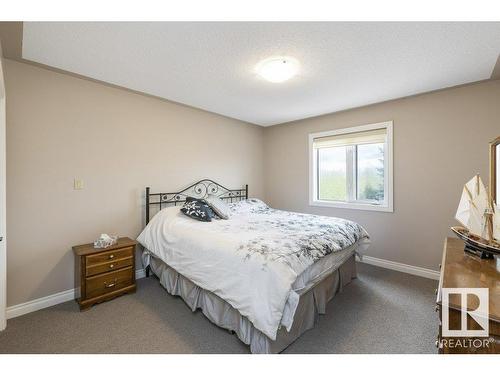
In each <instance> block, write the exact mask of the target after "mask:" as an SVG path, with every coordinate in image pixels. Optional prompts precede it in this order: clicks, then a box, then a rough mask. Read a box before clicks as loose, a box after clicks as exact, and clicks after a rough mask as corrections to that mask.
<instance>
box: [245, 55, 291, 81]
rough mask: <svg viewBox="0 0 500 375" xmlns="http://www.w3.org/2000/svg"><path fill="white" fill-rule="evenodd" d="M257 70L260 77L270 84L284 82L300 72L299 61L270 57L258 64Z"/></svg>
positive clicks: (289, 58)
mask: <svg viewBox="0 0 500 375" xmlns="http://www.w3.org/2000/svg"><path fill="white" fill-rule="evenodd" d="M255 70H256V72H257V74H258V75H260V76H261V77H262V78H264V79H265V80H267V81H270V82H275V83H278V82H284V81H286V80H289V79H290V78H292V77H293V76H294V75H296V74H297V72H298V71H299V62H298V60H297V59H295V58H293V57H289V56H278V57H270V58H268V59H265V60H262V61H261V62H259V63H258V64H257V66H256V67H255Z"/></svg>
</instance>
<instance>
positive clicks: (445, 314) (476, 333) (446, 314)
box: [442, 288, 489, 337]
mask: <svg viewBox="0 0 500 375" xmlns="http://www.w3.org/2000/svg"><path fill="white" fill-rule="evenodd" d="M450 295H459V296H460V329H450V310H449V309H448V306H449V302H450ZM471 295H473V296H475V297H476V298H478V299H479V305H478V307H477V309H475V310H467V298H469V297H470V296H471ZM488 297H489V295H488V288H443V289H442V307H443V311H442V321H443V327H442V335H443V337H488V334H489V332H488V330H489V327H488V307H489V298H488ZM455 298H456V297H455ZM472 298H474V297H472ZM468 317H470V318H472V319H473V320H474V321H475V322H476V323H477V324H478V325H479V327H480V328H481V329H467V318H468ZM454 328H457V327H454Z"/></svg>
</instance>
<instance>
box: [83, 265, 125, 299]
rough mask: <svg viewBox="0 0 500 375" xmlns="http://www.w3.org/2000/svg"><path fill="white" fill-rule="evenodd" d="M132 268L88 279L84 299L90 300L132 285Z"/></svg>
mask: <svg viewBox="0 0 500 375" xmlns="http://www.w3.org/2000/svg"><path fill="white" fill-rule="evenodd" d="M133 276H134V270H133V269H132V267H128V268H124V269H122V270H118V271H113V272H107V273H105V274H102V275H98V276H92V277H88V278H87V279H86V281H85V283H86V294H87V295H86V297H87V298H92V297H97V296H101V295H103V294H106V293H110V292H113V291H115V290H118V289H121V288H124V287H126V286H129V285H132V284H133V281H134V277H133Z"/></svg>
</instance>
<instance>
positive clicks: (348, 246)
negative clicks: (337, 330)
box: [137, 180, 369, 353]
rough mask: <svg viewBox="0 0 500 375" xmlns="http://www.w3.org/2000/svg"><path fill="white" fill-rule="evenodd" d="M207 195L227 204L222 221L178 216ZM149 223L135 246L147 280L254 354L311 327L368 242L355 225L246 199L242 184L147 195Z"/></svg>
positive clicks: (277, 348) (205, 184) (278, 347)
mask: <svg viewBox="0 0 500 375" xmlns="http://www.w3.org/2000/svg"><path fill="white" fill-rule="evenodd" d="M208 194H212V195H216V196H218V197H219V198H221V199H222V200H224V201H226V202H227V203H228V205H229V207H230V217H229V219H228V220H223V219H219V220H213V221H211V222H200V221H196V220H194V219H192V218H190V217H187V216H185V215H184V214H183V213H181V212H180V207H181V206H182V204H183V203H184V202H185V201H186V198H187V197H195V198H200V199H203V198H205V197H207V195H208ZM154 209H156V211H158V212H157V213H156V214H155V215H154V216H153V217H152V218H151V219H150V217H151V214H152V211H153V210H154ZM146 224H147V225H146V227H145V228H144V230H143V231H142V233H141V234H140V235H139V237H138V238H137V240H138V241H139V242H140V243H141V245H142V246H143V247H144V252H143V262H144V265H145V266H146V272H147V275H149V272H150V271H152V272H153V273H154V274H155V275H156V276H157V277H158V279H159V280H160V283H161V285H162V286H163V287H164V288H165V289H166V290H167V291H168V292H169V293H170V294H172V295H176V296H180V297H181V298H182V299H183V300H184V301H185V302H186V304H187V305H188V306H189V307H190V308H191V310H192V311H195V310H197V309H200V310H201V311H202V312H203V314H204V315H205V316H206V317H207V318H208V319H209V320H210V321H211V322H213V323H214V324H216V325H218V326H219V327H222V328H224V329H227V330H229V331H230V332H232V333H235V334H236V335H237V336H238V338H239V339H240V340H241V341H242V342H244V343H245V344H247V345H249V346H250V351H251V352H252V353H279V352H281V351H283V350H284V349H285V348H286V347H287V346H288V345H290V344H291V343H292V342H293V341H295V340H296V339H297V338H298V337H299V336H300V335H301V334H302V333H304V332H305V331H307V330H308V329H311V328H313V326H314V324H315V322H316V321H317V319H318V316H319V314H324V313H325V311H326V304H327V303H328V302H329V301H330V300H332V299H333V297H334V296H335V294H337V293H338V292H340V291H342V288H343V287H344V286H345V285H347V284H348V283H349V282H350V281H351V280H352V279H353V278H355V277H356V263H355V255H356V253H358V252H362V251H363V250H365V249H366V248H367V247H368V244H369V236H368V234H367V233H366V231H365V230H364V229H363V228H362V227H361V226H360V225H359V224H357V223H354V222H352V221H348V220H343V219H339V218H332V217H324V216H316V215H308V214H301V213H295V212H289V211H281V210H276V209H273V208H271V207H269V206H268V205H267V204H265V203H264V202H262V201H261V200H259V199H255V198H249V196H248V185H246V186H245V187H244V188H240V189H228V188H226V187H224V186H222V185H220V184H218V183H216V182H214V181H212V180H201V181H198V182H197V183H195V184H192V185H190V186H189V187H187V188H186V189H183V190H181V191H180V192H175V193H151V192H150V189H149V188H146Z"/></svg>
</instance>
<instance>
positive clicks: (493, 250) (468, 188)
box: [451, 175, 500, 258]
mask: <svg viewBox="0 0 500 375" xmlns="http://www.w3.org/2000/svg"><path fill="white" fill-rule="evenodd" d="M455 218H456V219H457V220H458V221H459V222H460V224H462V225H463V227H451V230H452V231H453V232H455V234H456V235H457V236H458V237H460V238H461V239H463V240H464V241H465V251H467V252H470V253H473V254H475V255H479V256H481V258H492V257H493V254H500V213H499V212H498V207H496V206H495V203H494V202H493V201H492V200H491V199H490V197H489V195H488V192H487V190H486V188H485V187H484V184H483V181H482V180H481V177H479V175H476V176H474V177H473V178H472V179H471V180H470V181H469V182H467V183H466V184H465V186H464V188H463V191H462V197H461V198H460V203H459V205H458V209H457V213H456V215H455Z"/></svg>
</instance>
